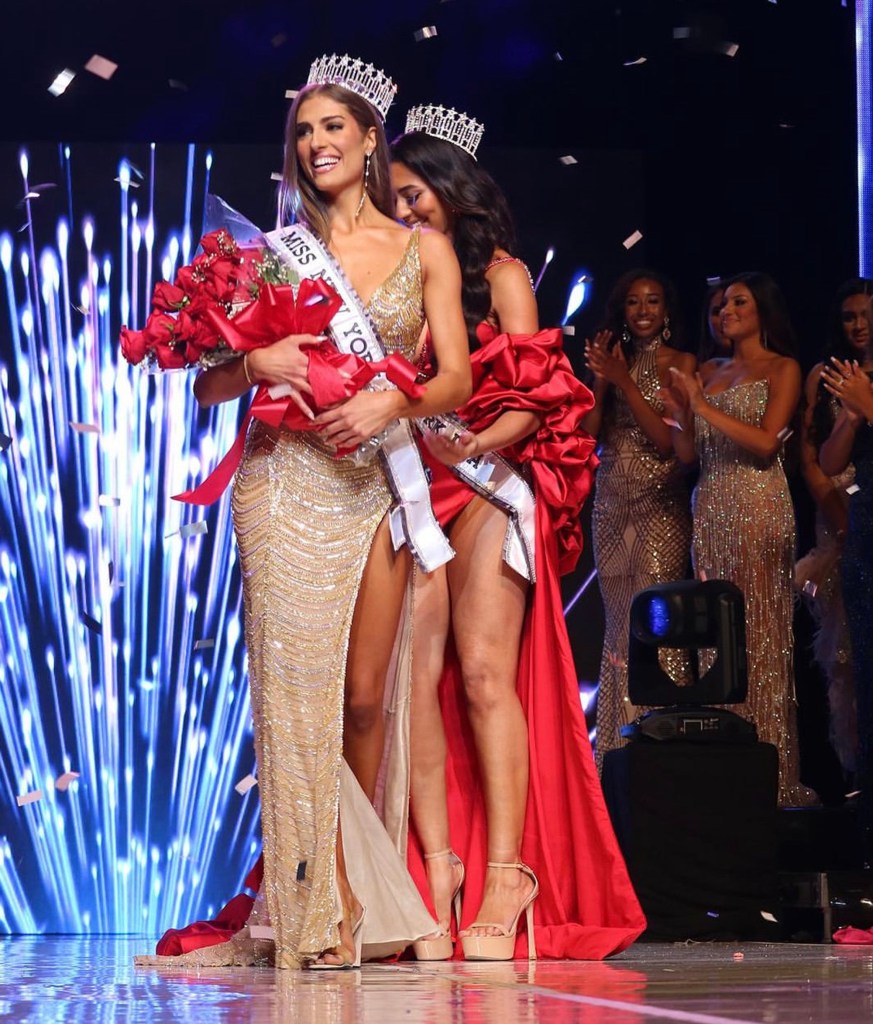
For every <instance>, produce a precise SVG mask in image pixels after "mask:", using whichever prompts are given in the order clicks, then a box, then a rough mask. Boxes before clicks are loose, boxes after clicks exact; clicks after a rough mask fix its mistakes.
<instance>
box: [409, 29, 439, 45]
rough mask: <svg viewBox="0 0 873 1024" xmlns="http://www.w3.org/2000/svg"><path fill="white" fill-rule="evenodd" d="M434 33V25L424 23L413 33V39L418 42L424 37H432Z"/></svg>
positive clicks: (435, 32) (435, 31)
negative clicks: (423, 25)
mask: <svg viewBox="0 0 873 1024" xmlns="http://www.w3.org/2000/svg"><path fill="white" fill-rule="evenodd" d="M436 34H437V30H436V25H425V27H424V28H420V29H418V30H417V31H416V32H415V33H414V36H415V41H416V42H417V43H420V42H422V40H424V39H433V37H434V36H435V35H436Z"/></svg>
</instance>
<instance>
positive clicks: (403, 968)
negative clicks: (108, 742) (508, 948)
mask: <svg viewBox="0 0 873 1024" xmlns="http://www.w3.org/2000/svg"><path fill="white" fill-rule="evenodd" d="M148 947H149V944H148V943H147V942H144V941H143V940H142V939H131V938H91V939H83V938H57V937H49V938H36V937H13V938H3V939H0V1022H4V1024H5V1022H7V1021H10V1022H11V1021H15V1022H18V1021H34V1022H49V1021H51V1022H56V1021H57V1022H61V1021H64V1022H66V1021H75V1022H82V1024H91V1022H95V1024H102V1022H108V1021H124V1022H137V1024H138V1022H148V1024H162V1022H165V1021H185V1022H186V1024H236V1022H248V1021H251V1022H256V1024H261V1022H263V1024H288V1022H296V1021H306V1022H310V1021H311V1022H316V1024H322V1022H324V1024H329V1022H333V1021H337V1022H342V1024H346V1022H348V1024H352V1022H358V1021H363V1022H373V1024H398V1022H404V1024H407V1022H422V1024H461V1022H465V1024H467V1022H469V1024H479V1022H483V1024H484V1022H489V1024H490V1022H504V1021H506V1022H519V1024H532V1022H538V1024H539V1022H543V1024H553V1022H560V1024H565V1022H567V1024H569V1022H575V1021H579V1022H584V1024H634V1022H637V1021H667V1022H669V1021H682V1022H684V1024H722V1022H732V1024H742V1022H755V1024H783V1022H788V1021H790V1022H792V1024H796V1022H799V1021H813V1022H816V1024H820V1022H821V1024H837V1022H839V1024H861V1022H867V1021H873V946H832V945H791V944H778V945H776V944H773V945H771V944H760V943H746V944H743V943H707V944H704V943H700V944H694V945H684V944H683V945H669V944H657V945H656V944H638V945H636V946H634V947H632V948H631V949H630V950H628V951H627V952H626V953H624V954H622V955H621V956H619V957H617V958H616V959H614V960H610V961H609V962H608V963H576V962H569V961H540V962H539V963H537V964H535V965H533V966H532V967H530V968H528V965H527V964H526V963H523V962H514V963H508V964H475V963H451V964H430V965H425V964H416V963H401V964H396V965H393V966H388V965H374V966H368V965H365V966H364V967H363V968H362V969H361V970H357V971H336V972H332V971H331V972H327V971H324V972H319V973H315V972H310V973H307V972H299V971H274V970H270V969H264V968H211V969H209V970H206V969H202V970H199V971H192V970H180V969H169V970H168V969H161V970H158V969H154V968H134V966H133V964H132V957H133V954H134V953H135V952H136V953H139V952H147V951H149V948H148ZM740 954H742V956H741V955H740Z"/></svg>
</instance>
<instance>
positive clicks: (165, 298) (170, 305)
mask: <svg viewBox="0 0 873 1024" xmlns="http://www.w3.org/2000/svg"><path fill="white" fill-rule="evenodd" d="M187 298H188V296H187V295H186V294H185V293H184V292H183V291H182V289H181V288H177V287H176V285H174V284H170V282H169V281H159V282H158V283H157V284H156V285H155V290H154V292H153V293H152V305H153V306H154V307H155V309H159V310H161V312H163V313H172V312H175V311H176V310H177V309H181V308H182V305H183V304H184V303H185V301H186V300H187Z"/></svg>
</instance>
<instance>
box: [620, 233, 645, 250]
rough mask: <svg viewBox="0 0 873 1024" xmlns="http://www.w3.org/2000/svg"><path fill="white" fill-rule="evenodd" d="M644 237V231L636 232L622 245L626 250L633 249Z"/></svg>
mask: <svg viewBox="0 0 873 1024" xmlns="http://www.w3.org/2000/svg"><path fill="white" fill-rule="evenodd" d="M642 237H643V233H642V231H634V233H633V234H632V235H628V236H627V238H626V239H625V240H624V241H623V242H622V243H621V244H622V245H623V246H624V247H625V249H632V248H633V247H634V246H635V245H636V244H637V242H639V241H640V239H641V238H642Z"/></svg>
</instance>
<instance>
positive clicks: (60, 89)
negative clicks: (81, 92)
mask: <svg viewBox="0 0 873 1024" xmlns="http://www.w3.org/2000/svg"><path fill="white" fill-rule="evenodd" d="M75 77H76V72H75V71H71V70H70V69H69V68H64V70H63V71H61V72H60V74H58V75H57V76H56V77H55V80H54V81H53V82H52V84H51V85H50V86H49V87H48V91H49V92H50V93H51V94H52V96H60V95H62V94H63V93H65V92H66V91H67V88H68V87H69V85H70V82H72V81H73V79H74V78H75Z"/></svg>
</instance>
